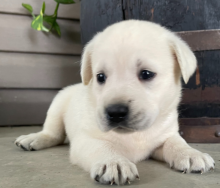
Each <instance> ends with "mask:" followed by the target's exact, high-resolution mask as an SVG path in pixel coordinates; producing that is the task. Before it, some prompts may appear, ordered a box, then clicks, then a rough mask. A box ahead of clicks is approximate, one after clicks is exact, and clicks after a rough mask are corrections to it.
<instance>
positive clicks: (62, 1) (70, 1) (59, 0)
mask: <svg viewBox="0 0 220 188" xmlns="http://www.w3.org/2000/svg"><path fill="white" fill-rule="evenodd" d="M54 1H56V2H57V3H60V4H73V3H75V2H74V1H73V0H54Z"/></svg>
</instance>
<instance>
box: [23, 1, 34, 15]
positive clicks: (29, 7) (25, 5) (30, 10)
mask: <svg viewBox="0 0 220 188" xmlns="http://www.w3.org/2000/svg"><path fill="white" fill-rule="evenodd" d="M22 6H23V7H24V8H25V9H27V10H28V12H30V13H31V15H32V16H33V18H35V15H34V14H33V8H32V6H31V5H29V4H24V3H22Z"/></svg>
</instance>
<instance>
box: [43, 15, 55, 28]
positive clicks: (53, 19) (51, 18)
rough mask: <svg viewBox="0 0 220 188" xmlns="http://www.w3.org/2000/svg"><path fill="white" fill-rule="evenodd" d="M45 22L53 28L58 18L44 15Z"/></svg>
mask: <svg viewBox="0 0 220 188" xmlns="http://www.w3.org/2000/svg"><path fill="white" fill-rule="evenodd" d="M43 20H44V21H45V22H47V23H48V24H49V25H50V26H52V25H53V23H54V21H55V20H56V18H55V17H54V16H53V15H52V16H47V15H44V17H43Z"/></svg>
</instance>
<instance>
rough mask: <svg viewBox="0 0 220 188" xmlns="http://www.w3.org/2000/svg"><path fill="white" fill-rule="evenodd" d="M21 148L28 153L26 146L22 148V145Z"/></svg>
mask: <svg viewBox="0 0 220 188" xmlns="http://www.w3.org/2000/svg"><path fill="white" fill-rule="evenodd" d="M20 147H21V148H22V149H23V150H24V151H28V150H27V149H26V148H25V147H24V146H22V145H21V144H20Z"/></svg>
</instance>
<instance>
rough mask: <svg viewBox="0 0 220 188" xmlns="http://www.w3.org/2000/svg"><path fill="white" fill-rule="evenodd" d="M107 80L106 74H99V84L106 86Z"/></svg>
mask: <svg viewBox="0 0 220 188" xmlns="http://www.w3.org/2000/svg"><path fill="white" fill-rule="evenodd" d="M105 80H106V76H105V74H104V73H99V74H97V82H98V83H100V84H104V83H105Z"/></svg>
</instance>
